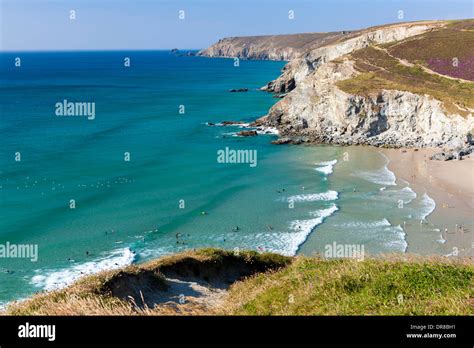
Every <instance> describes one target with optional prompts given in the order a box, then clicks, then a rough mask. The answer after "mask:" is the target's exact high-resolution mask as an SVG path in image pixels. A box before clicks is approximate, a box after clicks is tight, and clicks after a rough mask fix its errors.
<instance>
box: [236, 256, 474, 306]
mask: <svg viewBox="0 0 474 348" xmlns="http://www.w3.org/2000/svg"><path fill="white" fill-rule="evenodd" d="M473 282H474V269H473V267H472V265H471V266H468V265H458V264H447V263H444V262H441V261H440V260H434V259H433V260H429V259H426V260H424V261H408V262H407V261H401V260H391V261H388V260H382V259H369V260H364V261H361V262H358V261H355V260H333V261H323V260H319V259H314V258H298V259H297V260H296V261H295V262H294V263H293V264H292V265H290V266H289V267H287V268H286V269H284V270H282V271H280V272H276V273H273V274H271V275H259V276H257V277H255V278H253V279H251V280H248V281H247V282H245V283H239V284H236V285H235V286H234V287H233V288H232V289H231V292H230V298H229V300H228V301H229V303H234V305H233V307H232V310H231V311H230V312H231V313H232V314H240V315H469V314H471V315H472V314H473V313H474V311H473V303H472V301H473V298H474V290H473V285H474V283H473Z"/></svg>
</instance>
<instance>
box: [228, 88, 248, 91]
mask: <svg viewBox="0 0 474 348" xmlns="http://www.w3.org/2000/svg"><path fill="white" fill-rule="evenodd" d="M248 90H249V89H248V88H238V89H229V92H248Z"/></svg>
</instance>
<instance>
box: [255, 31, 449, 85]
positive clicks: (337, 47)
mask: <svg viewBox="0 0 474 348" xmlns="http://www.w3.org/2000/svg"><path fill="white" fill-rule="evenodd" d="M442 25H443V24H442V22H422V23H419V24H396V25H391V26H385V27H380V28H374V29H366V30H361V31H358V32H354V33H351V34H349V35H348V36H346V37H345V38H341V39H340V40H338V41H337V42H335V43H332V44H329V45H327V44H326V45H323V46H321V47H316V48H314V49H312V50H309V51H307V52H306V53H304V54H303V55H301V56H299V57H297V58H296V59H294V60H292V61H290V62H289V63H288V64H287V65H286V66H285V67H284V69H283V74H282V75H281V76H280V77H278V78H277V79H276V80H274V81H271V82H270V83H268V85H267V86H265V87H264V88H263V89H264V90H266V91H269V92H276V93H287V92H290V91H291V90H292V89H293V88H294V87H296V85H297V84H298V83H299V82H300V81H301V80H303V79H304V78H305V77H306V76H307V75H309V74H310V73H312V72H313V71H314V70H316V69H317V68H318V67H319V66H320V65H322V64H324V63H326V62H329V61H331V60H334V59H337V58H339V57H342V56H344V55H346V54H348V53H350V52H353V51H356V50H359V49H362V48H365V47H368V46H369V45H371V44H383V43H387V42H391V41H399V40H402V39H405V38H408V37H411V36H415V35H418V34H421V33H424V32H426V31H428V30H432V29H435V28H437V27H440V26H442Z"/></svg>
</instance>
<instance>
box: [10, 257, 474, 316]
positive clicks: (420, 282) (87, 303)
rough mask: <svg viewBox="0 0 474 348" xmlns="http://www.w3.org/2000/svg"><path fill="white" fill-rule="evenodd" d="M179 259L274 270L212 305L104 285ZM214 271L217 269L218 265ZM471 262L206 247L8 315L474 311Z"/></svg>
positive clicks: (43, 298) (49, 296)
mask: <svg viewBox="0 0 474 348" xmlns="http://www.w3.org/2000/svg"><path fill="white" fill-rule="evenodd" d="M184 259H194V260H198V261H199V262H209V261H212V262H215V264H216V265H221V266H222V265H225V264H227V262H228V261H229V260H231V261H232V260H234V261H235V260H237V259H244V260H245V262H246V263H248V264H249V265H250V266H251V265H252V264H256V263H258V264H260V265H262V264H263V265H268V266H270V268H273V270H272V271H268V272H266V273H260V274H257V275H254V276H251V277H248V278H246V279H244V280H242V281H237V282H235V283H234V284H233V285H232V286H231V287H230V289H229V291H228V294H227V296H226V297H225V298H224V300H223V301H224V302H223V303H221V304H220V305H218V306H217V307H203V306H196V305H194V304H193V303H192V301H191V302H188V303H187V304H184V305H179V304H174V305H171V306H167V305H161V306H158V307H155V308H152V309H151V308H138V307H137V306H136V305H134V303H133V301H132V303H131V302H127V301H125V300H120V299H118V298H116V297H114V296H112V295H111V294H110V293H109V292H107V291H104V288H106V286H105V284H108V283H109V282H110V281H111V280H113V279H116V278H117V277H120V276H123V274H130V273H132V274H141V273H143V272H149V271H152V272H154V273H155V274H156V277H157V282H164V279H163V277H162V276H161V275H160V272H159V269H160V267H163V266H164V265H166V266H173V265H179V264H180V263H181V262H182V260H184ZM216 272H222V267H217V268H216ZM473 305H474V266H473V265H472V263H469V260H465V261H456V262H453V261H449V260H447V259H445V258H423V259H414V258H408V259H406V260H405V259H402V258H401V257H398V258H394V257H391V258H390V257H389V258H385V259H365V260H363V261H357V260H351V259H344V260H322V259H319V258H307V257H296V258H292V259H291V258H287V257H283V256H280V255H276V254H269V253H264V254H258V253H255V252H240V254H239V255H234V254H233V253H232V252H230V251H222V250H216V249H204V250H201V251H197V252H187V253H183V254H177V255H173V256H171V257H166V258H162V259H158V260H155V261H151V262H148V263H146V264H143V265H138V266H130V267H128V268H126V269H124V270H120V271H109V272H103V273H101V274H98V275H94V276H88V277H85V278H83V279H82V280H80V281H78V282H77V283H75V284H73V285H72V286H71V287H69V288H67V289H64V290H60V291H55V292H51V293H45V294H39V295H36V296H34V297H33V298H32V299H30V300H27V301H26V302H22V303H18V304H15V305H13V306H10V308H9V309H8V314H11V315H27V314H31V315H40V314H44V315H91V314H104V315H157V314H160V315H161V314H165V315H173V314H196V315H202V314H227V315H357V314H359V315H377V314H378V315H396V314H399V315H412V314H418V315H473V314H474V306H473Z"/></svg>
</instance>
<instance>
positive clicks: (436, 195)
mask: <svg viewBox="0 0 474 348" xmlns="http://www.w3.org/2000/svg"><path fill="white" fill-rule="evenodd" d="M439 151H440V150H439V149H419V150H418V151H415V150H414V149H406V150H402V149H384V150H382V152H383V153H384V154H385V155H386V156H387V157H388V158H389V160H390V162H389V164H388V167H389V169H390V170H391V171H393V172H394V173H395V175H396V177H397V180H398V181H400V180H405V181H407V182H409V184H410V187H411V188H412V189H413V190H414V191H415V192H416V194H417V195H418V196H420V195H423V194H424V193H425V192H426V193H427V194H428V195H429V196H430V197H431V198H432V199H434V200H435V202H436V208H435V210H434V211H433V213H432V214H430V215H429V216H428V217H427V221H428V222H430V223H432V224H434V225H436V226H437V227H439V229H440V233H441V235H442V237H443V238H444V239H445V240H446V243H445V244H444V248H443V249H444V251H443V252H444V253H445V255H451V256H456V254H457V255H459V256H474V249H473V242H474V156H473V155H472V154H471V155H470V157H465V158H464V159H463V160H460V161H458V160H453V161H432V160H430V159H429V157H430V156H431V155H432V154H433V153H436V152H439Z"/></svg>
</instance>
